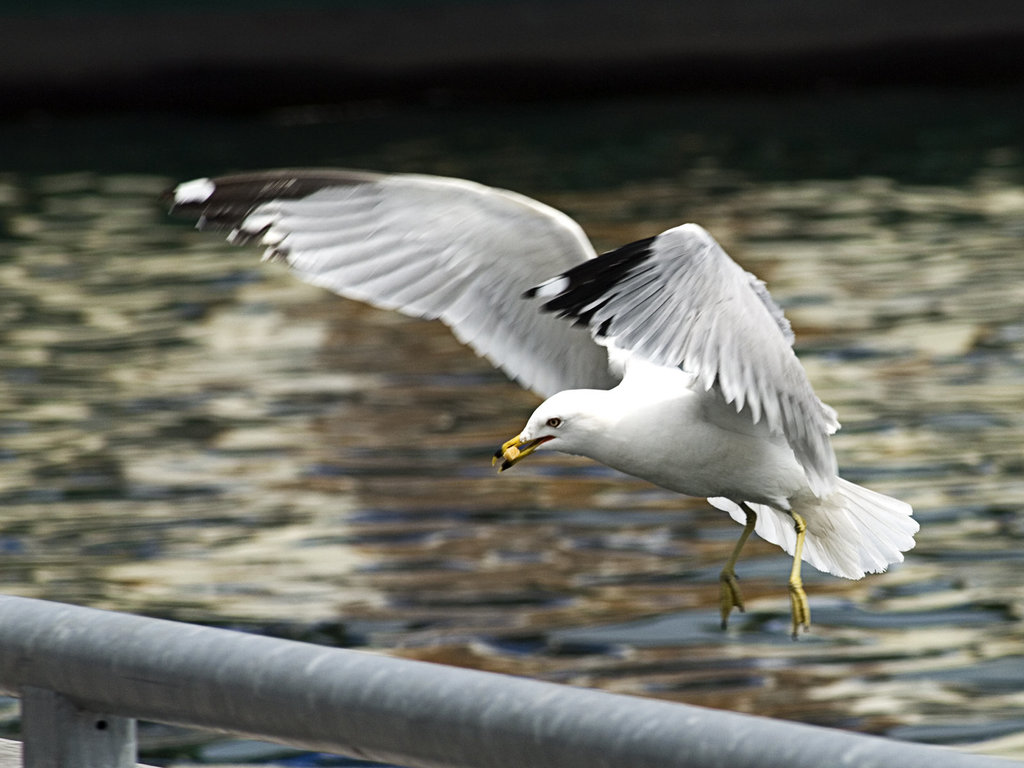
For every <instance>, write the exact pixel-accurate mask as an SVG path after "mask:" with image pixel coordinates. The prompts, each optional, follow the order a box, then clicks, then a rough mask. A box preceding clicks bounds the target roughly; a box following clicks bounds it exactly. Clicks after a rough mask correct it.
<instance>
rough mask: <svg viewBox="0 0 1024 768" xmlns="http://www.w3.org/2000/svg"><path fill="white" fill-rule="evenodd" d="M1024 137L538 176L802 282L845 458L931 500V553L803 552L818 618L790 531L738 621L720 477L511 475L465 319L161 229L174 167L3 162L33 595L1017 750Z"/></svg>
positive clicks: (21, 566) (855, 469)
mask: <svg viewBox="0 0 1024 768" xmlns="http://www.w3.org/2000/svg"><path fill="white" fill-rule="evenodd" d="M680 140H682V139H681V138H680ZM392 149H394V148H392ZM407 149H408V147H407ZM529 151H536V150H530V149H529V148H527V149H523V150H522V152H529ZM1014 151H1015V150H1014V149H1013V148H1006V149H1004V150H999V151H995V150H993V151H991V152H989V155H988V156H987V157H988V162H987V164H986V162H981V163H980V164H979V166H978V167H977V169H976V171H975V172H974V173H973V174H972V175H971V176H970V177H969V178H968V179H967V180H966V181H964V182H962V183H949V184H934V185H930V186H925V185H917V184H909V183H906V182H899V181H895V180H892V179H887V178H880V177H864V178H860V177H858V178H851V179H847V180H834V179H833V180H814V181H808V180H791V181H785V180H767V181H766V180H765V179H763V178H761V177H758V176H755V175H753V174H751V173H750V172H748V171H744V170H742V169H736V168H728V167H722V165H721V163H720V162H718V161H717V160H716V158H715V157H714V156H708V157H706V158H704V160H703V162H699V163H694V164H692V165H691V166H688V167H686V168H682V169H679V170H677V171H674V172H672V173H667V174H665V175H664V176H662V177H660V178H656V179H645V180H642V181H631V182H629V183H617V184H608V185H603V186H602V185H585V184H580V185H576V186H573V185H566V186H557V187H552V188H546V189H538V188H530V187H527V188H525V189H524V191H527V192H530V193H532V194H538V195H540V196H542V197H543V198H544V199H545V200H546V201H548V202H550V203H552V204H554V205H556V206H558V207H561V208H563V209H565V210H567V211H568V212H570V213H572V214H573V215H575V216H577V217H578V218H579V219H580V220H581V222H582V223H583V224H584V226H585V227H586V228H587V229H588V231H589V232H590V233H591V234H592V236H593V237H594V239H595V241H596V242H597V243H598V245H599V246H602V247H603V246H611V245H616V244H620V243H623V242H627V241H629V240H634V239H638V238H640V237H643V236H646V235H649V234H651V233H654V232H658V231H661V230H662V229H665V228H667V227H669V226H671V225H674V224H676V223H678V222H679V220H680V213H679V212H685V214H684V216H683V218H686V219H692V220H696V221H700V222H702V223H703V224H705V225H706V226H707V227H708V228H709V229H711V231H712V232H714V233H715V234H716V235H717V236H718V238H719V239H720V240H721V241H722V242H723V243H724V244H725V245H726V247H727V248H728V249H729V250H730V251H731V252H732V253H733V255H734V256H735V257H736V258H737V259H739V260H740V261H741V262H742V263H743V264H744V265H745V266H747V267H748V268H750V269H752V270H753V271H755V272H757V273H758V274H759V275H761V276H762V277H763V278H765V279H766V280H767V281H768V283H769V285H770V287H771V289H772V291H773V294H774V295H775V297H776V298H777V299H778V300H779V301H780V302H781V303H782V304H783V305H784V306H785V307H786V308H787V312H788V314H789V316H790V318H791V320H792V322H793V325H794V327H795V329H796V332H797V338H798V351H799V352H800V354H801V356H802V359H803V361H804V364H805V366H806V367H807V369H808V372H809V375H810V377H811V380H812V381H813V383H814V385H815V387H816V389H817V391H818V393H819V395H820V396H821V397H822V398H823V399H824V400H825V401H827V402H829V403H831V404H832V405H834V406H835V407H836V408H837V409H838V410H839V413H840V417H841V419H842V421H843V424H844V429H843V430H842V432H841V433H840V434H839V435H838V436H837V438H836V442H835V444H836V449H837V453H838V455H839V459H840V464H841V466H842V467H843V469H844V474H845V475H846V476H847V477H849V478H850V479H851V480H854V481H856V482H861V483H865V484H867V485H870V486H871V487H874V488H876V489H877V490H879V491H882V492H884V493H887V494H891V495H894V496H898V497H900V498H903V499H906V500H907V501H909V502H911V503H912V504H913V505H914V507H915V509H916V510H917V514H918V517H919V519H920V520H921V523H922V531H921V533H920V535H919V537H918V540H919V545H918V548H917V549H915V550H914V551H913V552H912V553H911V555H910V557H909V558H908V560H907V562H906V563H905V564H904V565H903V566H901V567H899V568H896V569H894V570H893V571H892V572H890V573H888V574H886V575H883V576H876V577H869V578H868V579H866V580H864V581H862V582H846V581H842V580H839V579H835V578H832V577H828V576H822V575H820V574H816V573H814V572H812V571H810V569H808V570H807V572H806V574H805V576H806V580H807V583H808V590H809V593H810V596H811V605H812V611H813V619H814V626H813V630H812V632H811V633H810V634H809V635H808V636H806V638H804V639H802V640H801V641H800V642H799V643H793V642H791V641H790V640H789V637H788V622H789V607H788V598H787V595H786V592H785V579H786V574H787V572H788V564H787V559H786V558H785V557H784V556H783V555H782V554H781V553H780V552H779V551H778V550H777V549H775V548H774V547H771V546H769V545H766V544H764V543H762V542H757V543H753V542H752V544H751V546H749V548H748V551H747V553H746V556H745V557H744V559H743V560H742V561H741V564H740V576H741V578H742V579H743V589H744V594H745V595H746V596H747V600H748V612H747V613H746V614H745V615H742V616H737V617H736V618H735V620H734V622H733V624H732V626H731V627H730V629H729V631H728V632H727V633H725V634H723V633H722V632H721V631H720V630H719V629H718V626H717V625H718V619H717V601H718V570H719V569H720V567H721V564H722V562H723V561H724V559H725V558H726V557H727V555H728V553H729V551H730V549H731V547H732V545H733V541H734V539H735V536H736V533H737V528H736V527H735V526H734V525H733V524H732V523H730V522H729V521H728V520H726V519H725V518H724V515H722V514H721V513H718V512H715V511H714V510H711V509H710V508H708V507H707V505H706V504H705V503H704V502H702V501H699V500H687V499H683V498H681V497H678V496H675V495H673V494H671V493H668V492H665V491H661V490H659V489H656V488H652V487H650V486H648V485H646V484H644V483H643V482H641V481H638V480H634V479H632V478H627V477H623V476H620V475H618V474H616V473H614V472H612V471H610V470H606V469H604V468H601V467H599V466H596V465H594V464H592V463H588V462H586V461H584V460H575V459H571V458H564V457H563V458H559V457H551V458H547V459H544V460H538V461H536V462H534V463H533V464H532V465H531V466H522V467H518V468H517V469H516V470H514V471H513V472H509V473H505V474H504V475H502V476H501V477H498V476H496V475H495V474H494V473H493V470H492V469H491V467H490V461H489V457H490V454H491V452H492V451H493V449H494V447H495V445H496V442H497V441H499V440H500V439H501V438H503V437H504V436H507V435H508V434H512V433H514V432H515V431H516V430H517V429H518V428H519V426H521V423H522V421H523V419H524V418H525V416H526V415H528V413H529V412H530V410H531V409H532V408H533V406H534V405H535V403H536V400H535V399H534V397H533V396H532V395H530V394H529V393H526V392H523V391H522V390H520V389H519V388H518V387H516V386H514V385H512V384H510V383H508V382H507V381H506V380H505V379H504V378H503V377H502V376H501V375H500V374H498V373H496V372H495V371H493V370H492V369H491V368H490V366H489V365H488V364H486V363H484V362H482V361H480V360H478V359H476V358H475V357H474V356H473V355H472V354H471V353H470V352H468V351H467V350H465V349H464V348H462V347H461V346H460V345H459V344H457V343H456V342H455V341H454V340H453V339H452V338H451V337H450V335H449V334H448V332H447V331H446V330H445V329H444V328H442V327H440V326H438V325H436V324H432V323H423V322H418V321H412V320H408V319H404V318H400V317H397V316H395V315H393V314H391V313H386V312H378V311H376V310H372V309H369V308H366V307H362V306H359V305H356V304H352V303H349V302H344V301H341V300H339V299H336V298H334V297H331V296H328V295H326V294H324V293H323V292H321V291H319V290H316V289H313V288H309V287H306V286H302V285H300V284H298V283H297V282H296V281H294V280H293V279H292V278H291V277H290V276H288V275H287V274H286V273H285V272H284V271H283V270H282V269H280V268H278V267H276V266H275V265H260V264H259V263H258V260H257V259H256V258H255V254H253V253H250V252H239V251H235V250H233V249H229V248H228V247H227V246H226V245H223V244H221V243H219V242H218V241H217V239H216V238H215V237H212V236H210V235H204V234H200V233H196V232H193V231H192V230H191V229H189V228H188V227H186V226H183V225H180V224H175V223H173V222H169V221H167V220H165V219H164V217H163V213H162V211H161V210H160V209H159V207H158V206H157V205H156V204H155V202H154V201H155V199H156V197H157V195H158V194H159V192H160V191H162V189H163V188H165V186H167V185H168V184H170V183H171V182H172V181H175V180H176V179H172V178H171V177H169V176H157V175H141V174H134V175H132V174H124V175H103V174H91V173H81V174H69V175H32V174H27V175H9V176H7V177H3V178H2V182H0V206H2V212H3V218H4V221H5V225H4V228H5V233H6V234H5V236H4V237H3V239H2V240H0V313H2V318H3V325H2V330H0V334H2V337H3V345H2V347H0V391H2V398H0V437H2V446H0V499H2V500H3V502H4V503H3V507H2V512H0V515H2V534H0V536H2V538H0V548H2V550H3V552H4V560H3V575H4V582H5V584H4V589H5V591H6V592H8V593H11V594H22V595H30V596H37V597H45V598H49V599H55V600H64V601H70V602H76V603H82V604H88V605H93V606H98V607H109V608H115V609H119V610H127V611H133V612H138V613H145V614H150V615H159V616H169V617H173V618H177V619H183V620H189V621H200V622H204V623H211V624H218V625H226V626H233V627H239V628H244V629H247V630H254V631H269V632H272V633H274V634H279V635H283V636H288V637H296V638H300V639H307V640H312V641H314V642H328V643H331V644H336V645H348V646H359V647H372V648H376V649H382V650H387V651H389V652H392V653H396V654H401V655H406V656H410V657H415V658H422V659H429V660H434V661H441V662H445V663H451V664H456V665H464V666H473V667H479V668H483V669H490V670H497V671H503V672H511V673H515V674H525V675H531V676H536V677H540V678H544V679H550V680H558V681H562V682H568V683H573V684H578V685H590V686H599V687H602V688H607V689H609V690H614V691H620V692H628V693H636V694H642V695H651V696H658V697H662V698H668V699H675V700H680V701H686V702H690V703H695V704H703V705H708V706H715V707H724V708H728V709H733V710H740V711H748V712H755V713H758V714H764V715H771V716H776V717H785V718H792V719H797V720H802V721H806V722H815V723H824V724H829V725H835V726H839V727H843V728H851V729H856V730H863V731H869V732H875V733H889V734H891V735H893V736H896V737H899V738H910V739H917V740H923V741H935V742H941V743H972V744H979V743H981V742H991V744H990V745H989V746H990V748H991V749H994V750H995V751H998V752H1001V753H1003V754H1016V755H1018V756H1019V755H1021V754H1024V753H1022V751H1021V750H1022V749H1024V744H1022V741H1024V739H1022V737H1020V733H1021V726H1020V723H1021V722H1022V720H1024V708H1022V706H1021V694H1022V692H1024V681H1022V680H1021V676H1020V675H1019V674H1016V672H1017V671H1018V670H1019V669H1020V668H1021V665H1020V656H1021V654H1022V648H1024V645H1022V641H1024V625H1022V622H1021V606H1022V605H1024V586H1022V585H1024V579H1022V578H1021V577H1022V574H1024V570H1022V568H1024V546H1022V539H1024V525H1022V522H1021V520H1022V517H1021V514H1020V500H1021V499H1022V498H1024V460H1022V458H1021V452H1020V446H1021V444H1022V442H1024V416H1022V412H1021V384H1022V382H1024V287H1022V286H1024V279H1022V278H1024V262H1022V261H1021V259H1020V242H1021V237H1022V235H1024V227H1022V224H1021V222H1022V221H1024V186H1022V184H1021V180H1022V173H1024V170H1022V166H1021V157H1020V155H1019V154H1014ZM425 152H426V151H425V150H421V155H419V156H418V157H420V159H421V160H422V158H423V153H425ZM397 156H401V152H398V151H392V152H391V153H390V154H389V155H388V157H390V158H392V159H393V158H394V157H397ZM452 162H453V161H452V160H451V159H450V158H448V156H447V155H445V156H444V157H442V158H439V159H438V160H437V165H439V166H440V165H451V164H452ZM363 164H365V163H363ZM531 167H532V166H531ZM213 170H215V169H213ZM436 170H445V169H443V168H437V169H436ZM456 170H457V169H456ZM470 170H471V169H462V171H461V172H462V173H464V174H466V175H473V174H472V173H470V172H469V171H470ZM449 172H455V170H449ZM503 183H505V184H507V185H508V186H517V184H516V178H515V176H514V174H511V173H510V174H508V175H507V176H506V177H505V178H504V179H503ZM154 739H155V740H156V737H154ZM977 748H982V747H977ZM214 752H216V750H214ZM211 754H214V753H211ZM209 759H215V758H214V757H209Z"/></svg>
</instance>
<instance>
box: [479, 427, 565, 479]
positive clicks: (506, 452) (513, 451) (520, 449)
mask: <svg viewBox="0 0 1024 768" xmlns="http://www.w3.org/2000/svg"><path fill="white" fill-rule="evenodd" d="M551 439H552V438H551V437H550V436H547V437H538V438H535V439H533V440H523V436H522V435H516V436H515V437H513V438H512V439H511V440H506V441H505V442H504V443H502V444H501V448H499V449H498V450H496V451H495V452H494V458H493V459H491V466H492V467H493V466H494V465H495V464H497V463H498V459H501V460H502V461H501V466H500V467H498V471H499V472H504V471H505V470H506V469H508V468H509V467H511V466H512V465H513V464H518V463H519V462H520V461H522V460H523V459H525V458H526V457H527V456H529V455H530V454H531V453H533V452H534V451H535V450H537V447H538V446H540V445H541V444H542V443H546V442H547V441H548V440H551Z"/></svg>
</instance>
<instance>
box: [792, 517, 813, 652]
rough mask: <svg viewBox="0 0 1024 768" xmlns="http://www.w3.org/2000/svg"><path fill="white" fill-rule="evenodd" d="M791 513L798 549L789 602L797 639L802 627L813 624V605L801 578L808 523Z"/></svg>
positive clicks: (794, 635)
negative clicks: (808, 601)
mask: <svg viewBox="0 0 1024 768" xmlns="http://www.w3.org/2000/svg"><path fill="white" fill-rule="evenodd" d="M789 514H790V516H791V517H792V518H793V522H794V523H795V524H796V549H794V550H793V570H792V571H791V572H790V574H789V602H790V606H791V608H792V611H793V639H794V640H796V637H797V633H798V632H799V631H800V628H801V627H803V628H804V629H805V630H806V629H809V628H810V626H811V606H810V605H808V603H807V593H806V592H804V582H803V579H801V578H800V563H801V561H802V558H803V553H804V534H806V533H807V525H806V524H805V523H804V520H803V518H802V517H800V515H798V514H797V513H796V512H793V511H790V513H789Z"/></svg>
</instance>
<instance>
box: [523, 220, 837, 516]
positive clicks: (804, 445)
mask: <svg viewBox="0 0 1024 768" xmlns="http://www.w3.org/2000/svg"><path fill="white" fill-rule="evenodd" d="M528 295H533V296H537V297H540V298H546V299H547V301H546V303H545V304H544V308H545V309H547V310H549V311H553V312H556V313H558V314H559V316H561V317H568V318H571V319H574V320H575V321H576V323H577V324H580V325H584V326H586V327H588V328H589V329H590V331H591V333H592V334H593V335H594V338H595V339H596V340H597V341H598V342H599V343H603V344H606V345H608V346H610V347H614V348H617V349H620V350H626V351H628V352H629V353H630V354H633V355H637V356H639V357H641V358H644V359H646V360H648V361H650V362H652V363H654V364H656V365H664V366H682V367H683V368H684V369H686V370H688V371H690V372H691V373H693V374H695V375H696V376H697V377H698V379H699V380H700V381H701V382H702V384H703V386H704V388H705V389H706V390H711V389H712V388H717V390H718V391H719V392H720V393H721V395H722V397H724V399H725V400H726V401H727V402H729V403H732V404H733V405H734V407H735V408H736V410H737V411H740V410H742V409H743V408H744V406H746V407H747V408H748V409H749V412H750V414H751V416H752V418H753V420H754V422H755V423H756V422H759V421H760V420H761V419H762V418H763V419H764V420H765V422H766V423H767V425H768V427H769V429H770V430H772V431H773V432H774V433H776V434H780V435H784V436H785V438H786V440H787V442H788V443H789V445H790V447H792V449H793V452H794V453H795V454H796V457H797V459H798V460H799V461H800V463H801V465H802V466H803V468H804V471H805V473H806V474H807V477H808V480H809V482H810V486H811V489H812V490H813V491H814V492H815V493H816V494H818V495H819V496H820V495H825V494H827V493H828V492H829V491H831V490H832V489H833V488H834V487H835V483H836V458H835V454H834V453H833V451H832V446H831V444H830V442H829V439H828V436H829V435H830V434H831V433H833V432H835V430H836V429H837V428H838V427H839V422H838V421H837V420H836V414H835V411H834V410H832V409H831V408H830V407H829V406H827V405H825V404H824V403H822V402H821V401H820V400H819V399H818V397H817V396H816V395H815V394H814V391H813V389H812V388H811V384H810V382H809V381H808V380H807V375H806V374H805V373H804V369H803V366H801V365H800V362H799V360H797V357H796V355H795V354H794V352H793V349H792V341H793V333H792V330H791V329H790V326H789V322H788V321H787V320H786V318H785V317H784V316H783V314H782V310H781V309H780V308H779V307H778V305H776V304H775V302H774V301H772V299H771V297H770V296H769V295H768V291H767V289H766V288H765V287H764V283H762V282H761V281H760V280H758V279H757V278H756V277H754V276H753V275H752V274H750V273H749V272H746V271H744V270H743V269H742V268H741V267H740V266H739V265H738V264H736V262H734V261H733V260H732V259H731V258H729V256H728V254H726V253H725V251H724V250H723V249H722V247H721V246H720V245H719V244H718V243H717V242H716V241H715V239H714V238H713V237H711V235H710V234H708V232H707V231H705V230H704V229H703V228H702V227H699V226H697V225H696V224H684V225H682V226H680V227H676V228H674V229H670V230H668V231H666V232H663V233H662V234H660V235H658V236H656V237H652V238H648V239H647V240H641V241H639V242H636V243H632V244H630V245H626V246H623V247H622V248H619V249H617V250H615V251H611V252H609V253H606V254H603V255H601V256H599V257H598V258H596V259H594V260H592V261H588V262H585V263H583V264H580V265H578V266H576V267H575V268H573V269H572V270H569V271H568V272H566V273H565V274H563V275H561V276H560V277H556V278H553V279H551V280H549V281H548V282H547V283H544V284H542V285H540V286H538V287H536V288H535V289H533V290H532V291H530V292H529V294H528Z"/></svg>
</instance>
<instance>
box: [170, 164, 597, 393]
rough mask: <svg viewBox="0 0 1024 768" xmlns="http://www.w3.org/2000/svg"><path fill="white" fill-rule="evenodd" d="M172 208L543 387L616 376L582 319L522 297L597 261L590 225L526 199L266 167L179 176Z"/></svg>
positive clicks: (457, 185)
mask: <svg viewBox="0 0 1024 768" xmlns="http://www.w3.org/2000/svg"><path fill="white" fill-rule="evenodd" d="M167 197H168V198H169V199H170V200H171V210H172V212H175V213H183V214H188V215H194V216H195V217H196V218H197V220H198V222H199V224H198V226H199V227H200V228H216V229H226V230H229V233H230V234H229V235H228V239H229V240H230V241H231V242H233V243H237V244H240V245H241V244H247V243H256V244H258V245H261V246H263V247H264V248H265V256H266V257H267V258H273V259H282V260H284V261H285V262H286V263H287V264H288V265H289V266H290V267H291V268H292V269H293V270H294V271H295V272H296V274H297V275H298V276H299V277H300V278H301V279H303V280H305V281H306V282H309V283H313V284H315V285H320V286H323V287H324V288H327V289H329V290H331V291H333V292H335V293H338V294H340V295H342V296H345V297H348V298H352V299H359V300H361V301H365V302H367V303H369V304H373V305H375V306H378V307H383V308H386V309H394V310H397V311H399V312H402V313H404V314H407V315H412V316H415V317H422V318H430V319H434V318H437V319H440V320H441V321H442V322H444V323H445V324H446V325H448V326H449V327H450V328H451V329H452V332H453V333H454V334H455V336H456V337H457V338H458V339H459V340H460V341H462V342H463V343H465V344H468V345H469V346H470V347H472V348H473V349H474V350H475V351H476V352H477V353H478V354H481V355H483V356H484V357H486V358H487V359H489V360H490V361H491V362H492V363H494V364H495V365H496V366H498V367H499V368H501V369H502V370H503V371H505V372H506V373H507V374H508V375H509V376H511V377H512V378H514V379H516V380H518V381H519V382H520V383H521V384H523V385H524V386H525V387H527V388H529V389H532V390H534V391H535V392H537V393H538V394H541V395H544V396H547V395H551V394H553V393H554V392H557V391H560V390H562V389H571V388H576V387H608V386H611V385H613V384H614V383H615V380H614V378H613V377H612V375H611V373H610V372H609V370H608V356H607V352H606V350H604V349H602V348H601V347H600V346H598V345H597V344H594V342H593V341H592V340H591V338H590V337H589V335H588V334H587V333H586V332H585V331H582V330H581V329H578V328H571V327H570V326H569V324H567V323H564V322H561V321H559V320H558V319H557V318H554V317H552V316H550V315H545V314H544V313H541V312H538V311H537V307H536V306H535V305H531V303H529V302H524V301H522V300H521V298H520V296H521V294H522V293H523V291H524V290H526V289H527V288H529V287H530V286H531V285H536V284H537V282H539V281H540V280H543V279H544V278H546V277H550V276H551V275H552V274H555V273H557V272H559V271H562V270H567V269H570V268H571V267H573V266H575V265H576V264H579V263H581V262H584V261H586V260H588V259H592V258H593V257H594V250H593V247H592V246H591V244H590V242H589V240H588V239H587V237H586V235H584V233H583V230H582V229H581V228H580V227H579V225H578V224H576V222H575V221H573V220H572V219H571V218H569V217H568V216H566V215H565V214H564V213H561V212H560V211H557V210H555V209H553V208H550V207H548V206H546V205H543V204H542V203H539V202H537V201H535V200H532V199H530V198H528V197H524V196H522V195H518V194H515V193H513V192H507V191H504V190H498V189H493V188H491V187H486V186H483V185H480V184H475V183H473V182H469V181H462V180H459V179H448V178H442V177H435V176H422V175H412V174H374V173H364V172H358V171H345V170H302V171H287V170H286V171H268V172H259V173H248V174H241V175H236V176H224V177H221V178H215V179H196V180H194V181H190V182H185V183H183V184H179V185H178V186H177V187H176V188H175V189H174V190H172V191H171V192H169V193H168V194H167Z"/></svg>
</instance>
